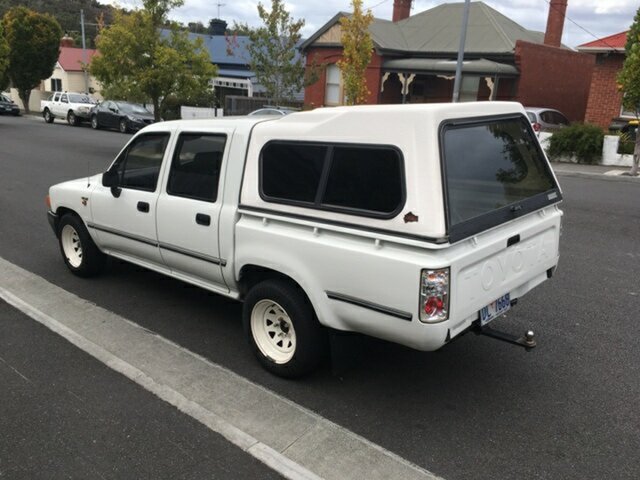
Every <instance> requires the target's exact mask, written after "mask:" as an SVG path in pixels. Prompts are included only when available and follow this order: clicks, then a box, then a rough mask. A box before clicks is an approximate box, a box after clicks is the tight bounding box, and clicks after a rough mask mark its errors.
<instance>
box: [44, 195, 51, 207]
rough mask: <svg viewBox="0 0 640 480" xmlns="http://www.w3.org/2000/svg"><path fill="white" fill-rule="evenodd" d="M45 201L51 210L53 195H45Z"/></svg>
mask: <svg viewBox="0 0 640 480" xmlns="http://www.w3.org/2000/svg"><path fill="white" fill-rule="evenodd" d="M44 203H45V205H46V206H47V208H48V209H49V210H51V197H50V196H49V195H47V196H46V197H44Z"/></svg>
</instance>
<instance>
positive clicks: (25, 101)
mask: <svg viewBox="0 0 640 480" xmlns="http://www.w3.org/2000/svg"><path fill="white" fill-rule="evenodd" d="M18 96H19V97H20V100H22V106H23V107H24V113H26V114H29V113H31V112H30V110H29V98H30V97H31V89H29V90H23V89H21V88H19V89H18Z"/></svg>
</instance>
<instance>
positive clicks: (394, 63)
mask: <svg viewBox="0 0 640 480" xmlns="http://www.w3.org/2000/svg"><path fill="white" fill-rule="evenodd" d="M456 66H457V62H456V61H455V60H446V59H442V58H397V59H393V60H386V61H384V62H383V63H382V68H383V69H384V70H385V71H391V72H410V73H431V74H437V73H441V74H447V73H449V74H450V73H455V71H456ZM462 73H468V74H477V75H500V76H502V77H503V76H518V74H519V72H518V69H517V68H516V67H515V66H513V65H508V64H505V63H498V62H493V61H491V60H487V59H485V58H482V59H480V60H465V61H464V62H463V63H462Z"/></svg>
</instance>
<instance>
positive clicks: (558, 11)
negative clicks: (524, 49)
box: [544, 0, 567, 47]
mask: <svg viewBox="0 0 640 480" xmlns="http://www.w3.org/2000/svg"><path fill="white" fill-rule="evenodd" d="M565 13H567V0H551V2H550V3H549V18H547V31H546V32H545V34H544V44H545V45H549V46H551V47H559V46H560V45H562V30H563V29H564V16H565Z"/></svg>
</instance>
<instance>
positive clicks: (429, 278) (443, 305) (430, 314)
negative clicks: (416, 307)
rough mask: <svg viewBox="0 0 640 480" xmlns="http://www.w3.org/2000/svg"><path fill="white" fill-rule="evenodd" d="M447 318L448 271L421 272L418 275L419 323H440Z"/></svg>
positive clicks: (443, 269)
mask: <svg viewBox="0 0 640 480" xmlns="http://www.w3.org/2000/svg"><path fill="white" fill-rule="evenodd" d="M448 318H449V269H448V268H441V269H438V270H422V274H421V275H420V321H422V322H427V323H431V322H442V321H443V320H446V319H448Z"/></svg>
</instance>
